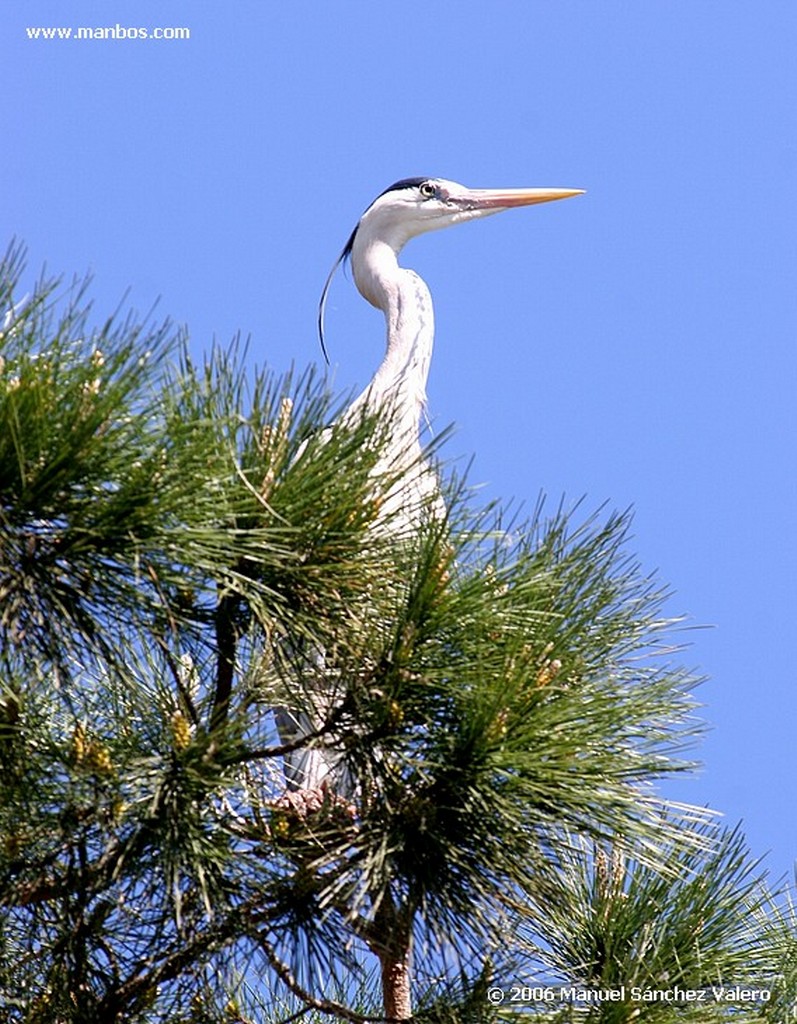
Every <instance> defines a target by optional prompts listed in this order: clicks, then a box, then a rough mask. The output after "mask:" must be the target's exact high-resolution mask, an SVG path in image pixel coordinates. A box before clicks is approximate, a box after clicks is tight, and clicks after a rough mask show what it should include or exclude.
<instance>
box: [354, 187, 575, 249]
mask: <svg viewBox="0 0 797 1024" xmlns="http://www.w3.org/2000/svg"><path fill="white" fill-rule="evenodd" d="M582 192H583V189H574V188H509V189H507V188H499V189H490V188H466V187H465V185H460V184H458V183H457V182H456V181H448V180H447V179H445V178H404V179H402V180H401V181H397V182H395V183H394V184H393V185H391V186H390V188H387V189H385V191H384V192H382V194H381V195H379V196H377V198H376V199H375V200H374V201H373V203H371V205H370V206H369V207H368V209H367V210H366V211H365V213H364V214H363V215H362V217H361V218H360V223H359V224H358V225H357V228H356V229H355V231H354V233H353V235H352V238H351V242H350V244H351V245H353V244H354V239H355V237H356V236H357V235H358V234H359V233H360V232H362V233H363V234H364V235H370V236H372V237H378V238H379V239H380V240H382V241H384V242H387V243H388V244H389V245H391V246H392V247H393V248H394V249H395V251H396V252H398V250H399V249H400V248H401V247H402V246H403V245H405V244H406V243H407V242H408V241H409V240H410V239H411V238H414V237H415V236H416V235H421V234H424V233H425V232H427V231H437V230H438V229H440V228H447V227H451V226H452V225H454V224H462V223H464V222H465V221H469V220H476V219H477V218H479V217H489V216H490V215H492V214H494V213H500V212H501V211H502V210H510V209H512V208H514V207H516V206H531V205H533V204H535V203H548V202H552V201H553V200H554V199H567V198H569V197H570V196H577V195H580V194H581V193H582Z"/></svg>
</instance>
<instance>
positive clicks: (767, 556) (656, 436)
mask: <svg viewBox="0 0 797 1024" xmlns="http://www.w3.org/2000/svg"><path fill="white" fill-rule="evenodd" d="M0 14H1V17H0V88H1V89H2V94H3V95H4V96H5V97H6V102H5V104H4V111H3V114H2V120H1V121H0V124H2V160H0V243H2V245H3V246H4V245H5V244H6V240H8V239H10V237H11V236H12V235H15V236H17V237H19V238H21V239H23V240H24V241H25V242H26V243H27V245H28V247H29V262H30V267H31V277H32V276H34V272H35V273H38V271H39V270H40V269H41V266H42V264H44V263H45V262H46V263H47V266H48V269H50V270H51V271H52V272H58V273H65V274H66V275H68V276H71V275H72V274H73V273H77V274H79V275H82V274H83V273H84V272H85V271H87V270H90V271H92V272H93V273H94V275H95V281H94V287H93V290H92V295H93V297H94V299H95V304H96V308H97V311H98V314H100V315H104V314H105V313H106V312H108V311H110V310H111V309H113V308H115V307H116V306H117V304H118V302H119V300H120V298H121V297H122V296H123V294H124V293H125V291H126V290H127V289H128V288H130V290H131V291H130V302H131V303H132V304H133V305H134V306H136V307H137V308H139V309H140V310H142V311H146V310H147V309H148V308H149V307H150V305H151V304H152V302H153V300H155V299H156V298H158V297H160V305H159V310H160V311H161V312H162V313H164V314H167V313H168V314H169V315H171V316H172V317H173V318H174V319H175V320H176V321H178V322H179V323H184V324H186V325H187V326H188V328H189V330H190V333H191V337H192V340H193V345H194V346H195V347H196V348H197V350H200V349H202V348H206V347H207V346H208V345H209V344H210V342H211V341H212V340H213V338H214V337H216V338H217V339H219V340H220V341H226V340H228V339H229V338H230V337H231V336H232V335H233V334H234V333H235V332H236V331H238V330H240V331H242V332H243V333H244V334H251V337H252V342H251V355H252V358H253V359H256V360H258V361H260V362H268V363H269V364H270V365H272V366H274V367H275V368H276V369H285V368H287V367H288V366H289V365H290V363H291V362H292V361H295V362H296V363H297V364H298V365H299V366H304V365H305V364H307V363H308V362H311V361H318V360H320V353H319V349H318V343H317V340H316V335H315V315H316V304H317V300H318V294H319V292H320V289H321V286H322V284H323V281H324V278H325V276H326V274H327V271H328V269H329V267H330V266H331V264H332V262H333V261H334V259H335V257H336V256H337V254H338V252H339V250H340V248H341V247H342V245H343V243H344V242H345V241H346V238H347V237H348V235H349V233H350V231H351V229H352V227H353V226H354V224H355V222H356V220H357V217H358V216H359V214H360V213H361V211H362V210H363V209H364V207H366V206H367V205H368V204H369V203H370V201H371V199H372V198H373V197H374V196H375V195H376V194H377V193H378V192H380V191H381V190H382V189H383V188H384V187H385V186H386V185H388V184H389V183H390V182H391V181H393V180H395V179H397V178H400V177H405V176H408V175H418V174H430V175H440V176H444V177H448V178H454V179H456V180H459V181H462V182H464V183H466V184H469V185H473V186H485V187H488V186H540V185H549V186H564V187H581V188H585V189H587V190H588V193H587V195H586V196H583V197H580V198H578V199H573V200H569V201H568V202H566V203H554V204H550V205H546V206H541V207H532V208H530V209H525V210H519V211H511V212H509V213H506V214H502V215H501V216H499V217H495V218H491V219H489V220H487V221H485V222H480V223H476V224H473V225H468V226H464V227H461V228H457V229H455V230H453V231H448V232H440V233H437V234H434V235H427V236H424V237H423V238H421V239H418V240H417V241H415V242H413V243H411V244H410V246H409V247H408V248H407V250H406V252H405V262H406V263H408V264H409V265H412V266H413V267H415V268H416V269H417V270H418V271H419V272H420V273H421V274H422V275H423V276H424V277H425V278H426V279H427V281H428V282H429V284H430V286H431V288H432V292H433V295H434V298H435V306H436V315H437V339H436V349H435V355H434V360H433V366H432V375H431V381H430V385H429V399H430V406H429V408H430V414H431V417H432V419H433V422H434V424H435V425H436V427H438V428H442V427H444V426H446V425H447V424H449V423H452V422H453V423H455V424H456V427H457V430H456V433H455V435H454V438H453V440H452V441H451V442H450V443H449V445H448V452H449V453H450V454H451V455H460V456H463V457H464V458H467V457H469V456H471V455H473V456H474V457H475V458H474V463H473V468H472V471H471V480H472V481H473V482H480V483H483V484H484V494H485V495H486V496H491V497H498V496H500V497H503V498H510V497H511V498H514V499H516V500H518V501H520V502H523V503H525V504H526V505H527V506H529V507H530V506H532V505H533V504H534V502H535V500H536V498H537V496H538V494H539V493H540V491H544V492H545V493H546V494H547V495H549V497H550V500H551V503H552V505H555V504H556V503H557V502H558V500H559V498H560V497H561V496H562V495H563V494H564V495H565V496H566V499H567V500H568V501H571V502H575V501H576V499H578V498H580V497H581V496H582V495H585V496H586V507H587V508H595V507H597V506H598V505H600V504H601V503H602V502H604V501H607V502H609V504H610V505H611V506H613V507H617V508H625V507H627V506H629V505H633V506H634V508H635V510H636V517H635V528H634V538H633V541H632V546H633V550H634V552H635V553H636V554H637V555H638V557H639V559H640V560H641V562H642V565H643V566H644V568H645V569H647V570H653V569H658V570H659V573H660V576H661V578H662V580H664V581H666V582H667V583H669V584H670V585H671V586H672V587H673V589H674V591H675V596H674V597H673V599H672V601H671V602H670V603H669V605H668V611H669V612H670V613H671V614H676V613H685V614H687V615H688V616H689V618H690V621H691V622H692V623H694V624H700V625H710V626H712V627H714V628H711V629H705V630H700V631H697V632H695V633H692V634H689V635H688V637H687V638H686V639H689V640H690V642H691V645H692V646H691V648H690V649H689V650H688V651H687V652H686V654H685V660H686V662H687V664H689V665H690V666H693V667H694V668H695V669H696V670H697V671H699V672H701V673H705V674H707V675H709V676H710V680H711V681H710V682H709V683H707V684H706V685H705V686H704V687H703V688H702V689H701V690H700V691H699V695H700V697H701V699H702V700H703V701H704V702H705V703H706V705H707V707H706V709H705V711H704V715H705V717H706V718H707V719H708V721H709V722H710V724H711V726H712V731H711V732H710V734H709V736H708V737H707V739H706V741H705V742H704V744H703V745H702V746H701V748H700V750H699V755H700V757H701V758H702V760H703V762H704V765H705V767H704V769H703V771H702V772H701V774H700V775H699V776H698V777H697V778H696V779H695V780H690V781H684V782H683V783H681V784H679V785H678V786H677V787H673V786H671V787H669V788H668V790H667V792H668V793H669V794H670V795H672V796H675V797H678V798H681V799H686V800H689V801H692V802H695V803H699V804H710V805H711V806H713V807H715V808H717V809H719V810H721V811H723V812H725V814H726V816H727V820H728V821H729V822H730V823H735V822H736V821H737V820H739V819H743V820H744V825H745V829H746V831H747V834H748V837H749V840H750V843H751V845H752V848H753V850H754V851H755V852H756V853H764V852H766V851H768V850H769V851H771V854H770V856H769V858H768V864H769V866H770V867H771V869H772V871H773V872H774V874H775V875H780V874H782V873H784V872H787V871H788V872H790V871H791V869H792V866H793V863H794V859H795V857H796V856H797V817H795V815H794V813H793V796H792V790H793V779H794V778H795V776H797V743H795V742H794V730H795V678H794V667H793V665H794V662H793V659H792V657H791V653H790V652H791V648H792V646H793V645H794V636H795V620H797V597H796V596H795V579H796V578H797V545H796V544H795V524H797V497H796V496H795V433H796V431H795V412H794V408H795V404H796V403H795V398H796V397H797V394H796V392H797V389H796V388H795V384H796V383H797V373H796V372H795V371H796V370H797V355H796V354H795V353H796V351H797V349H796V346H795V324H797V298H795V271H797V241H796V240H795V238H796V233H795V227H796V226H797V215H796V213H797V211H795V191H797V190H795V182H796V180H797V131H796V130H795V110H797V61H796V60H795V53H797V5H795V4H794V3H793V0H757V2H756V3H755V4H728V3H727V2H725V0H700V2H699V3H695V2H694V0H645V2H644V3H630V2H627V0H623V2H621V0H600V2H597V0H593V2H590V0H557V2H555V3H553V2H551V0H504V2H501V0H496V2H495V3H492V4H486V3H475V2H472V3H471V2H468V0H461V2H457V3H454V2H445V0H437V2H436V3H414V4H406V3H404V4H384V5H382V4H378V3H374V2H366V0H331V2H328V3H318V2H312V3H310V2H306V0H298V2H296V0H294V2H292V3H290V4H277V3H268V2H264V0H261V2H245V0H237V2H232V3H222V2H213V3H211V2H208V0H194V2H191V3H169V2H159V3H151V2H147V0H137V2H135V3H125V2H118V3H117V2H114V3H109V2H107V0H103V2H102V3H90V2H68V0H60V2H58V3H42V2H36V0H28V2H26V3H25V4H12V3H10V2H9V0H5V3H4V4H3V6H2V10H1V11H0ZM116 24H119V25H121V26H123V27H145V28H148V29H153V28H156V27H172V26H185V27H188V28H189V29H190V39H188V40H181V41H170V42H167V41H160V42H156V41H140V40H131V39H127V40H123V39H117V40H112V39H108V40H92V41H75V40H63V41H59V40H52V41H47V40H43V39H39V40H31V39H29V38H28V37H27V33H26V27H31V26H62V27H75V28H76V27H78V26H81V25H86V26H92V27H99V26H115V25H116ZM327 332H328V345H329V348H330V352H331V358H332V362H333V364H334V365H335V366H336V378H335V380H336V385H337V387H338V388H339V389H341V390H344V391H345V390H349V389H350V388H353V387H355V386H359V385H362V384H364V383H365V382H366V381H367V379H368V377H369V376H370V374H371V372H372V371H373V369H374V368H375V366H376V364H377V362H378V360H379V357H380V354H381V351H382V336H383V327H382V323H381V320H380V316H379V314H378V313H376V312H375V311H374V310H372V309H371V308H370V307H368V306H367V305H366V304H365V303H364V302H363V301H362V299H360V298H359V296H358V295H357V294H356V291H355V290H354V288H353V286H352V285H351V282H350V281H347V280H346V279H345V278H343V277H339V278H338V279H337V280H336V283H335V286H334V288H333V291H332V293H331V296H330V302H329V306H328V310H327Z"/></svg>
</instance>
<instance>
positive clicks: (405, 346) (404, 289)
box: [352, 239, 434, 436]
mask: <svg viewBox="0 0 797 1024" xmlns="http://www.w3.org/2000/svg"><path fill="white" fill-rule="evenodd" d="M358 241H359V240H358V239H355V245H354V252H353V254H352V266H353V270H354V281H355V284H356V285H357V288H358V290H359V292H360V294H361V295H362V296H363V297H364V298H365V299H367V300H368V301H369V302H370V303H371V305H373V306H376V307H377V309H381V310H382V312H383V313H384V314H385V324H386V327H387V348H386V352H385V356H384V359H383V360H382V362H381V364H380V366H379V368H378V370H377V371H376V374H375V375H374V378H373V380H372V381H371V384H370V385H369V386H368V388H366V390H365V391H364V392H363V393H362V394H361V395H360V397H359V398H358V399H357V400H356V402H355V405H357V406H359V405H360V404H361V403H363V404H365V403H367V404H368V405H369V406H372V407H374V406H376V405H380V406H381V405H382V404H383V403H385V402H386V401H387V402H390V403H394V409H395V414H396V416H397V417H398V419H399V420H400V421H401V424H402V425H403V427H404V428H405V429H407V430H408V431H409V430H414V431H415V434H416V436H417V433H418V430H419V428H420V421H421V414H422V412H423V407H424V405H425V402H426V381H427V378H428V376H429V364H430V362H431V359H432V346H433V344H434V312H433V309H432V296H431V294H430V293H429V289H428V288H427V287H426V284H425V283H424V281H423V280H422V279H421V278H420V277H419V276H418V275H417V274H416V273H415V272H414V271H412V270H405V269H404V268H403V267H400V266H399V265H398V252H397V250H396V249H394V248H393V246H391V245H390V244H389V243H386V242H384V241H382V240H376V239H362V244H361V245H358V244H357V243H358Z"/></svg>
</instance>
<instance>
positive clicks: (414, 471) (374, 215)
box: [277, 178, 581, 799]
mask: <svg viewBox="0 0 797 1024" xmlns="http://www.w3.org/2000/svg"><path fill="white" fill-rule="evenodd" d="M580 191H581V190H580V189H500V190H491V189H468V188H465V186H463V185H459V184H457V183H456V182H453V181H448V180H446V179H443V178H406V179H403V180H402V181H398V182H396V183H395V184H394V185H391V186H390V188H388V189H386V190H385V191H384V192H383V193H382V194H381V195H380V196H378V197H377V198H376V200H374V202H373V203H372V204H371V205H370V206H369V207H368V209H367V210H366V211H365V213H364V214H363V215H362V217H361V218H360V221H359V223H358V225H357V227H356V228H355V229H354V231H353V232H352V234H351V237H350V238H349V241H348V242H347V243H346V246H345V247H344V249H343V252H342V253H341V255H340V256H339V257H338V260H337V261H336V263H335V266H334V267H333V268H332V272H331V273H330V275H329V277H328V278H327V282H326V284H325V286H324V290H323V293H322V297H321V305H320V309H319V328H320V329H321V332H322V345H323V313H324V304H325V300H326V295H327V290H328V288H329V284H330V282H331V280H332V276H333V274H334V272H335V270H336V268H337V267H338V265H339V264H340V263H341V262H343V261H344V260H346V259H350V260H351V266H352V271H353V275H354V282H355V284H356V286H357V289H358V290H359V292H360V294H361V295H362V296H363V298H365V299H366V300H367V301H368V302H370V303H371V305H372V306H375V307H376V308H377V309H380V310H382V312H383V313H384V316H385V324H386V349H385V355H384V358H383V359H382V362H381V363H380V365H379V367H378V369H377V371H376V373H375V374H374V377H373V379H372V380H371V383H370V384H369V385H368V386H367V387H366V388H365V390H364V391H363V392H362V393H361V394H360V395H359V396H358V397H357V398H356V399H355V400H354V401H353V402H352V404H351V405H350V406H349V407H348V409H347V410H346V411H345V412H344V414H343V416H344V417H345V418H356V417H357V416H358V415H360V414H361V413H362V412H363V411H365V410H368V411H373V412H377V411H380V410H383V409H386V410H389V415H390V417H391V433H390V446H389V450H388V451H387V452H386V453H385V454H384V456H383V459H384V462H385V465H383V466H381V467H380V466H378V467H377V472H378V471H379V470H380V469H384V470H387V471H390V472H396V473H398V474H399V480H400V483H399V485H398V486H397V487H395V488H394V489H393V490H392V492H391V493H390V494H389V495H388V496H387V499H386V501H385V503H384V505H383V509H382V512H383V517H384V523H385V524H387V528H388V529H391V530H395V531H396V532H402V533H405V532H406V530H407V529H408V528H410V529H411V528H412V524H413V522H415V521H417V516H418V514H419V512H420V511H421V510H423V509H428V510H430V511H431V513H432V514H444V512H445V509H444V506H443V503H442V498H441V497H440V494H439V490H438V484H437V477H436V474H435V472H434V469H433V468H432V467H431V466H429V465H427V464H426V463H425V462H424V460H423V455H422V449H421V442H420V427H421V421H422V416H423V410H424V405H425V403H426V382H427V379H428V376H429V367H430V364H431V359H432V346H433V343H434V312H433V308H432V296H431V294H430V292H429V289H428V287H427V286H426V283H425V282H424V281H423V280H422V278H420V277H419V276H418V274H416V273H415V272H414V271H413V270H408V269H406V268H404V267H401V266H399V262H398V257H399V253H400V252H401V250H402V248H403V247H404V246H405V245H406V243H407V242H408V241H410V239H411V238H414V237H416V236H417V235H420V234H424V233H425V232H427V231H435V230H438V229H440V228H444V227H449V226H452V225H454V224H460V223H464V222H465V221H468V220H474V219H476V218H479V217H485V216H489V215H491V214H493V213H499V212H500V211H501V210H506V209H510V208H512V207H515V206H528V205H531V204H533V203H543V202H548V201H551V200H554V199H565V198H567V197H568V196H574V195H578V194H579V193H580ZM396 512H400V513H401V514H400V515H396ZM314 660H315V667H316V676H317V679H318V680H319V687H318V693H317V700H314V701H313V703H314V710H313V713H309V712H308V711H306V710H302V711H295V712H294V711H290V710H288V709H286V708H281V709H279V711H278V712H277V725H278V728H279V730H280V735H281V738H282V741H283V742H284V743H294V742H296V741H297V740H298V739H300V738H301V737H302V736H305V735H308V734H309V733H310V732H315V731H317V730H318V729H319V727H320V726H321V725H322V723H323V722H324V720H325V719H326V718H327V717H328V715H329V714H330V712H331V710H332V708H333V706H334V704H335V697H334V695H330V694H329V693H328V692H325V688H324V686H323V679H324V671H323V653H322V652H316V653H315V655H314ZM285 776H286V781H287V783H288V787H289V789H293V790H296V789H299V790H306V791H310V792H313V791H317V790H321V789H324V788H325V787H326V786H331V787H332V788H334V790H335V792H336V793H337V794H338V795H341V796H344V797H346V798H347V799H351V798H352V796H353V787H352V784H351V781H350V779H349V777H348V772H347V771H346V769H345V766H344V765H343V763H342V756H341V754H340V753H338V752H336V751H335V750H333V749H332V747H331V746H326V745H322V744H319V743H316V744H315V745H314V744H313V743H310V744H308V745H307V746H303V747H299V748H297V749H296V750H294V751H292V752H291V753H289V754H288V755H286V758H285Z"/></svg>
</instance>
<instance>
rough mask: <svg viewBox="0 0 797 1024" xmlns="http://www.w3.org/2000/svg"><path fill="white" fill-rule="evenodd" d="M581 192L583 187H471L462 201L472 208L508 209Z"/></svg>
mask: <svg viewBox="0 0 797 1024" xmlns="http://www.w3.org/2000/svg"><path fill="white" fill-rule="evenodd" d="M583 193H584V189H583V188H471V189H468V193H467V195H466V196H463V197H462V201H463V204H464V205H466V206H467V207H468V208H469V209H472V210H510V209H512V207H514V206H532V205H533V204H534V203H551V202H553V201H554V199H569V198H570V197H571V196H580V195H583ZM457 198H458V197H457Z"/></svg>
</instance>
